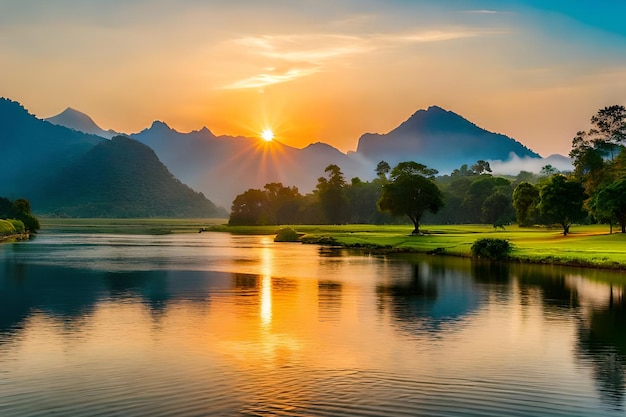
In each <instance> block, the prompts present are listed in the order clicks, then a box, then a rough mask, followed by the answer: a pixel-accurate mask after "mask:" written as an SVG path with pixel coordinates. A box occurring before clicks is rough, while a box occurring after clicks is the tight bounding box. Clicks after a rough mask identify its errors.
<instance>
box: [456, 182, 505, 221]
mask: <svg viewBox="0 0 626 417" xmlns="http://www.w3.org/2000/svg"><path fill="white" fill-rule="evenodd" d="M474 178H476V179H475V180H474V181H472V183H471V184H470V186H469V188H468V189H467V192H466V193H465V197H464V199H463V203H462V204H461V208H462V209H463V210H465V214H466V216H467V218H468V219H469V221H471V222H480V221H481V219H482V207H483V204H484V202H485V200H486V199H487V197H489V196H490V195H492V194H494V193H495V192H496V191H498V190H500V191H501V192H503V193H505V194H508V195H511V191H510V187H511V182H510V181H509V180H507V179H506V178H501V177H494V176H491V175H489V174H483V175H480V176H476V177H474ZM505 190H506V192H505Z"/></svg>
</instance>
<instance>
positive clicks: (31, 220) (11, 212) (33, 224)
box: [0, 197, 41, 233]
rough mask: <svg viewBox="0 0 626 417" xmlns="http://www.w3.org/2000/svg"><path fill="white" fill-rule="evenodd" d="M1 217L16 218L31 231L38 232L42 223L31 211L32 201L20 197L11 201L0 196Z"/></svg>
mask: <svg viewBox="0 0 626 417" xmlns="http://www.w3.org/2000/svg"><path fill="white" fill-rule="evenodd" d="M0 219H15V220H20V221H21V222H22V223H24V227H25V229H26V230H27V231H29V232H31V233H35V232H37V231H38V230H39V229H40V227H41V225H40V224H39V219H37V217H35V216H34V215H33V214H32V212H31V207H30V201H28V200H26V199H25V198H18V199H17V200H15V201H11V200H9V199H7V198H3V197H0Z"/></svg>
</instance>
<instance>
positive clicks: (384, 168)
mask: <svg viewBox="0 0 626 417" xmlns="http://www.w3.org/2000/svg"><path fill="white" fill-rule="evenodd" d="M389 171H391V167H390V166H389V164H388V163H387V161H380V162H379V163H378V165H376V176H377V177H378V178H379V179H380V180H382V181H387V174H389Z"/></svg>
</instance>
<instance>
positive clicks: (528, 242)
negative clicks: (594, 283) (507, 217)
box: [40, 219, 626, 269]
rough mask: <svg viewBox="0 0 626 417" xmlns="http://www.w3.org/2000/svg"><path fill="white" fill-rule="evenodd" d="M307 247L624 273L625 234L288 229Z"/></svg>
mask: <svg viewBox="0 0 626 417" xmlns="http://www.w3.org/2000/svg"><path fill="white" fill-rule="evenodd" d="M40 220H41V223H42V228H43V229H45V230H51V229H52V230H55V229H56V230H62V231H64V232H67V231H70V232H72V231H73V232H86V233H137V234H146V233H147V234H165V233H197V232H198V231H199V230H211V231H223V232H230V233H233V234H255V235H259V234H261V235H275V234H276V233H277V231H278V230H279V229H280V227H282V226H226V225H225V223H226V219H40ZM291 227H292V228H293V229H295V230H296V231H297V232H298V233H304V236H303V238H302V240H303V241H305V242H310V243H334V244H338V245H341V246H346V247H356V248H366V249H370V250H380V251H390V252H430V253H440V254H449V255H456V256H471V253H470V248H471V246H472V244H473V243H474V242H475V241H476V240H477V239H479V238H499V239H507V240H509V241H510V242H511V243H512V244H513V251H512V252H511V259H512V260H514V261H520V262H533V263H546V264H568V265H577V266H585V267H600V268H613V269H626V234H621V233H614V234H612V235H610V234H609V228H608V226H606V225H591V226H574V227H572V230H571V233H570V234H569V235H568V236H563V234H562V231H561V229H560V228H545V227H534V228H520V227H518V226H507V227H506V230H494V228H493V227H492V226H490V225H424V226H423V227H422V231H423V232H424V233H423V235H420V236H412V235H411V231H412V230H413V227H412V226H409V225H364V224H356V225H339V226H337V225H295V226H294V225H292V226H291Z"/></svg>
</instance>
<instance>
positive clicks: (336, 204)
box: [317, 164, 348, 224]
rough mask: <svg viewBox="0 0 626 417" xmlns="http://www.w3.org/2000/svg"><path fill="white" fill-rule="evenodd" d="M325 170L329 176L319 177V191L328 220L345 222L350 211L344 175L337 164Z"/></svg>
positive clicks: (337, 222)
mask: <svg viewBox="0 0 626 417" xmlns="http://www.w3.org/2000/svg"><path fill="white" fill-rule="evenodd" d="M324 172H326V173H327V174H328V178H325V177H320V178H318V180H317V193H318V196H319V202H320V205H321V207H322V210H323V212H324V215H325V217H326V220H327V222H329V223H331V224H342V223H345V222H346V220H347V216H348V212H347V210H346V208H347V197H346V194H345V187H346V180H345V178H344V175H343V173H342V172H341V168H339V167H338V166H337V165H335V164H331V165H328V166H327V167H326V169H325V170H324Z"/></svg>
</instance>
